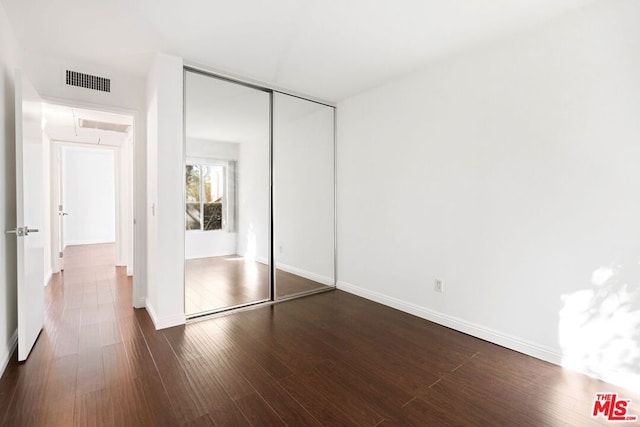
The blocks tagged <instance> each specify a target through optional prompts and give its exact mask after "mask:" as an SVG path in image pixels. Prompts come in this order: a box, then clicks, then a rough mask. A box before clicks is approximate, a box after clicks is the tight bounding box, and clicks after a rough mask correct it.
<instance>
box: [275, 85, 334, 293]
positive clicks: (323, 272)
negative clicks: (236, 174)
mask: <svg viewBox="0 0 640 427" xmlns="http://www.w3.org/2000/svg"><path fill="white" fill-rule="evenodd" d="M273 102H274V107H273V222H274V226H273V242H274V247H273V251H274V261H275V269H276V270H275V278H276V280H275V288H276V298H286V297H290V296H293V295H296V294H304V293H308V292H313V291H319V290H323V289H327V288H329V287H333V286H334V285H335V272H334V243H335V239H334V236H335V235H334V229H335V208H334V206H335V205H334V201H335V198H334V192H335V181H334V108H332V107H328V106H326V105H323V104H318V103H315V102H311V101H308V100H304V99H300V98H296V97H293V96H289V95H284V94H281V93H274V100H273Z"/></svg>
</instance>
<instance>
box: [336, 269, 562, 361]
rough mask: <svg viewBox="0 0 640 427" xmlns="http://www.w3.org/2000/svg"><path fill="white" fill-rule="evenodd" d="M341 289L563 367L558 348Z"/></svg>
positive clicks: (355, 288)
mask: <svg viewBox="0 0 640 427" xmlns="http://www.w3.org/2000/svg"><path fill="white" fill-rule="evenodd" d="M338 289H340V290H343V291H345V292H349V293H351V294H354V295H358V296H361V297H363V298H366V299H368V300H371V301H375V302H378V303H380V304H383V305H386V306H389V307H393V308H395V309H398V310H400V311H404V312H405V313H409V314H413V315H414V316H418V317H421V318H423V319H426V320H429V321H431V322H434V323H437V324H439V325H442V326H446V327H447V328H451V329H455V330H456V331H460V332H463V333H465V334H468V335H471V336H474V337H476V338H480V339H483V340H485V341H489V342H491V343H494V344H498V345H500V346H502V347H506V348H509V349H511V350H515V351H517V352H520V353H524V354H526V355H528V356H532V357H535V358H537V359H541V360H544V361H546V362H549V363H553V364H555V365H560V366H562V353H561V352H560V351H558V350H557V349H553V348H550V347H546V346H543V345H539V344H536V343H533V342H531V341H527V340H523V339H520V338H518V337H514V336H513V335H509V334H505V333H503V332H500V331H496V330H495V329H491V328H487V327H486V326H483V325H478V324H476V323H472V322H468V321H466V320H463V319H460V318H458V317H455V316H449V315H447V314H444V313H440V312H438V311H435V310H429V309H427V308H424V307H420V306H418V305H415V304H412V303H409V302H406V301H403V300H400V299H397V298H393V297H390V296H387V295H384V294H381V293H379V292H374V291H370V290H368V289H365V288H362V287H360V286H356V285H352V284H350V283H347V282H343V281H338Z"/></svg>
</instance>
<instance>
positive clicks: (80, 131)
mask: <svg viewBox="0 0 640 427" xmlns="http://www.w3.org/2000/svg"><path fill="white" fill-rule="evenodd" d="M42 115H43V117H44V124H45V126H44V131H45V132H46V134H47V135H48V136H49V138H50V139H52V140H54V141H63V142H74V143H84V144H96V145H110V146H117V145H121V144H122V143H123V142H124V141H126V139H127V134H126V133H122V132H114V131H105V130H99V129H90V128H89V129H88V128H83V127H80V126H79V121H78V119H83V120H94V121H97V122H104V123H113V124H123V125H130V126H131V125H133V118H132V117H131V116H126V115H122V114H114V113H108V112H102V111H94V110H87V109H84V108H72V107H66V106H62V105H54V104H46V103H45V104H43V108H42Z"/></svg>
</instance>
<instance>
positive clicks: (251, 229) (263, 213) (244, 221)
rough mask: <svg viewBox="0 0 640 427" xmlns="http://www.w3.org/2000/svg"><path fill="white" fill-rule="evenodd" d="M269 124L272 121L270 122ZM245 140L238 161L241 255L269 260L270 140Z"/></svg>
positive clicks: (239, 252)
mask: <svg viewBox="0 0 640 427" xmlns="http://www.w3.org/2000/svg"><path fill="white" fill-rule="evenodd" d="M266 124H267V126H268V122H267V123H266ZM263 135H264V138H258V139H256V140H255V141H248V142H242V143H240V144H238V145H239V156H238V163H237V169H238V173H237V177H236V178H237V189H238V191H237V194H236V197H237V201H238V204H237V207H238V209H237V215H238V227H237V230H238V255H240V256H243V257H246V258H247V259H248V260H252V261H257V262H261V263H264V264H267V263H268V257H269V139H268V135H269V133H268V127H265V132H264V134H263Z"/></svg>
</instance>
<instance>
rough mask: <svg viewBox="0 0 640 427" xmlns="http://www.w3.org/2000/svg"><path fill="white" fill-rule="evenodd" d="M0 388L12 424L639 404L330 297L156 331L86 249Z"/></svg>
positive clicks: (70, 263)
mask: <svg viewBox="0 0 640 427" xmlns="http://www.w3.org/2000/svg"><path fill="white" fill-rule="evenodd" d="M77 249H78V250H77V251H72V252H71V253H69V255H68V257H67V263H66V270H65V272H64V274H62V275H57V276H55V277H54V279H53V280H52V282H51V284H50V285H49V286H48V287H47V290H46V295H47V314H46V325H45V329H44V330H43V332H42V334H41V336H40V338H39V339H38V342H37V343H36V345H35V347H34V350H33V353H32V354H31V356H30V357H29V359H28V360H27V362H26V363H23V364H19V363H17V362H16V361H15V359H14V361H11V362H10V364H9V366H8V368H7V370H6V372H5V373H4V375H3V376H2V378H1V379H0V424H1V425H3V426H177V425H184V426H213V425H218V426H235V425H246V426H249V425H252V426H258V425H266V426H278V425H289V426H320V425H333V426H394V425H398V426H410V425H416V426H427V425H428V426H447V425H469V426H489V425H491V426H493V425H504V426H565V425H566V426H569V425H574V426H589V425H606V424H607V422H606V421H604V419H602V418H598V419H592V417H591V410H592V405H593V399H594V394H595V393H596V392H601V391H618V392H620V393H621V394H622V396H624V397H626V398H629V399H632V406H631V413H633V414H640V405H639V404H640V396H637V395H632V394H631V393H628V392H625V391H624V390H618V389H617V388H616V387H613V386H611V385H608V384H604V383H602V382H599V381H596V380H593V379H591V378H588V377H586V376H583V375H579V374H575V373H572V372H568V371H565V370H563V369H561V368H559V367H557V366H553V365H550V364H548V363H545V362H542V361H539V360H536V359H533V358H530V357H527V356H524V355H522V354H519V353H516V352H513V351H510V350H506V349H504V348H501V347H498V346H496V345H493V344H490V343H487V342H485V341H481V340H478V339H475V338H472V337H470V336H467V335H464V334H461V333H458V332H455V331H453V330H450V329H447V328H444V327H440V326H437V325H435V324H432V323H430V322H427V321H424V320H421V319H418V318H416V317H413V316H410V315H408V314H405V313H402V312H399V311H396V310H393V309H390V308H387V307H384V306H382V305H379V304H376V303H372V302H370V301H367V300H364V299H361V298H358V297H355V296H353V295H350V294H347V293H344V292H341V291H334V292H329V293H323V294H317V295H314V296H310V297H305V298H301V299H297V300H292V301H288V302H283V303H280V304H276V305H273V306H269V307H263V308H259V309H255V310H250V311H244V312H239V313H235V314H231V315H228V316H224V317H218V318H216V319H211V320H207V321H202V322H198V323H193V324H189V325H187V326H183V327H176V328H171V329H166V330H163V331H156V330H155V329H154V328H153V325H152V323H151V320H150V319H149V316H148V315H147V313H146V311H145V310H134V309H132V308H131V305H132V304H131V282H130V280H129V279H127V277H126V276H125V272H124V270H123V269H119V268H115V267H112V265H113V248H112V247H110V246H109V245H94V246H89V247H85V248H77Z"/></svg>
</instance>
